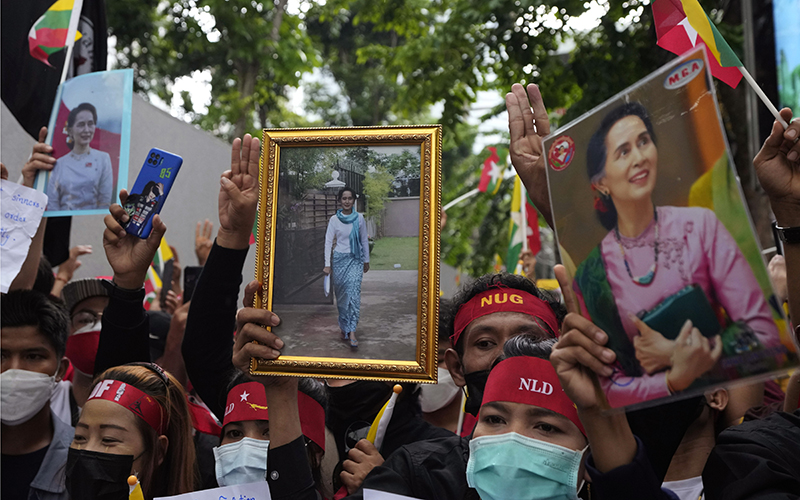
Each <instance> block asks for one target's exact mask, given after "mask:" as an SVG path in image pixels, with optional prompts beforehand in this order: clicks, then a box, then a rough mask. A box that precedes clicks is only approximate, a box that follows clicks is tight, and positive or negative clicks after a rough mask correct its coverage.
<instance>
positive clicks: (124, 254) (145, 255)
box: [103, 189, 168, 290]
mask: <svg viewBox="0 0 800 500" xmlns="http://www.w3.org/2000/svg"><path fill="white" fill-rule="evenodd" d="M119 199H120V202H121V203H122V204H123V205H124V204H125V200H127V199H128V192H127V191H125V190H124V189H123V190H121V191H120V192H119ZM108 211H109V212H110V214H109V215H106V218H105V221H104V222H105V224H106V229H105V231H104V232H103V249H105V251H106V258H107V259H108V263H109V264H110V265H111V269H113V270H114V283H116V284H117V286H119V287H121V288H128V289H131V290H137V289H139V288H140V287H141V286H142V285H143V284H144V280H145V278H146V277H147V268H148V267H150V263H152V262H153V256H155V254H156V251H157V250H158V246H159V245H160V244H161V238H162V237H163V236H164V233H166V232H167V226H166V225H164V222H163V221H162V220H161V215H159V214H156V215H154V216H153V230H152V231H151V232H150V236H148V237H147V239H144V240H143V239H141V238H138V237H136V236H133V235H131V234H128V233H127V232H126V231H125V229H124V228H123V227H122V224H121V223H125V222H128V220H129V219H130V216H129V215H128V213H127V212H126V211H125V209H124V208H122V207H121V206H120V205H118V204H116V203H114V204H113V205H111V206H110V207H109V209H108ZM167 286H168V285H167Z"/></svg>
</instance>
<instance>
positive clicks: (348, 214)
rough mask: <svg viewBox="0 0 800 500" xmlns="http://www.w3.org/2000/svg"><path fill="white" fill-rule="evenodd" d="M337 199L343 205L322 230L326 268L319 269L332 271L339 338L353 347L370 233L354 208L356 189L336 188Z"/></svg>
mask: <svg viewBox="0 0 800 500" xmlns="http://www.w3.org/2000/svg"><path fill="white" fill-rule="evenodd" d="M337 200H338V201H339V203H340V204H341V206H342V208H340V209H339V210H337V211H336V215H334V216H333V217H331V220H330V221H329V222H328V230H327V232H326V233H325V268H324V269H323V270H322V272H324V273H325V274H327V275H330V274H331V272H333V289H334V293H335V294H336V306H337V308H338V309H339V330H341V333H342V339H343V340H349V341H350V346H351V347H353V348H356V347H358V340H357V339H356V325H358V318H359V315H360V314H361V279H362V278H363V275H364V273H366V272H367V271H369V237H368V235H367V223H366V221H365V220H364V216H363V215H361V214H360V213H358V212H356V210H355V203H356V193H355V191H353V189H351V188H349V187H347V186H345V187H343V188H342V189H341V190H340V191H339V195H338V197H337ZM334 240H335V241H336V244H335V246H334ZM331 249H333V259H332V260H333V265H332V266H331Z"/></svg>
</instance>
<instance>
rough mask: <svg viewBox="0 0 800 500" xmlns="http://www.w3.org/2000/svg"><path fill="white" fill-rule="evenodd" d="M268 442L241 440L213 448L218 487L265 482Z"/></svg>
mask: <svg viewBox="0 0 800 500" xmlns="http://www.w3.org/2000/svg"><path fill="white" fill-rule="evenodd" d="M268 449H269V441H263V440H260V439H253V438H249V437H246V438H242V439H241V441H236V442H235V443H229V444H224V445H222V446H218V447H216V448H214V462H215V463H216V473H217V483H218V484H219V485H220V486H235V485H237V484H248V483H255V482H257V481H265V480H266V478H267V450H268Z"/></svg>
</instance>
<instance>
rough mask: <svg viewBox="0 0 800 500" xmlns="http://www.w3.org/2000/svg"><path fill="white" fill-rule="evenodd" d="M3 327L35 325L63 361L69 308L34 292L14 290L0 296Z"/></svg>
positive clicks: (0, 313) (0, 321) (67, 333)
mask: <svg viewBox="0 0 800 500" xmlns="http://www.w3.org/2000/svg"><path fill="white" fill-rule="evenodd" d="M0 318H2V320H0V324H1V325H2V328H6V327H17V326H35V327H36V328H37V329H38V330H39V333H41V334H42V335H44V337H45V338H46V339H47V340H48V342H50V344H51V345H52V346H53V349H54V350H55V351H56V356H57V357H58V358H59V359H61V357H62V356H63V355H64V352H65V351H66V348H67V337H68V336H69V314H68V313H67V308H66V307H65V306H64V305H63V304H62V303H60V301H59V302H56V301H54V300H51V299H50V298H49V297H48V296H47V295H45V294H44V293H42V292H37V291H35V290H14V291H12V292H8V293H7V294H2V296H1V297H0Z"/></svg>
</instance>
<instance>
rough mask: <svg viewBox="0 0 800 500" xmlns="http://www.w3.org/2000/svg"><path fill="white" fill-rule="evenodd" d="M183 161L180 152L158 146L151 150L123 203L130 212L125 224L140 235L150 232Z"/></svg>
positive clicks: (133, 233) (130, 230)
mask: <svg viewBox="0 0 800 500" xmlns="http://www.w3.org/2000/svg"><path fill="white" fill-rule="evenodd" d="M182 164H183V159H182V158H181V157H180V156H178V155H175V154H172V153H169V152H167V151H163V150H161V149H157V148H153V149H151V150H150V153H149V154H148V155H147V159H146V160H145V162H144V165H142V169H141V170H140V171H139V176H138V177H137V178H136V182H135V183H134V184H133V189H131V192H130V194H129V195H128V199H127V200H125V203H124V205H123V208H125V211H126V212H128V215H129V216H130V220H129V221H128V223H127V224H126V225H125V230H126V231H127V232H128V233H130V234H132V235H134V236H138V237H139V238H147V237H148V236H149V235H150V231H151V230H152V229H153V216H154V215H155V214H157V213H159V212H161V209H162V208H163V206H164V202H165V201H166V199H167V196H168V195H169V192H170V189H172V185H173V183H174V182H175V178H176V177H177V176H178V172H179V171H180V168H181V165H182Z"/></svg>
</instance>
